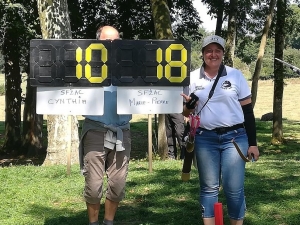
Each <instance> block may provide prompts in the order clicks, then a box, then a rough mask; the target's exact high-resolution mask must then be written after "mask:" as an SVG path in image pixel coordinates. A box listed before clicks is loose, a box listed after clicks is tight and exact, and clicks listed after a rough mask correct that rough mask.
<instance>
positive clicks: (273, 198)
mask: <svg viewBox="0 0 300 225" xmlns="http://www.w3.org/2000/svg"><path fill="white" fill-rule="evenodd" d="M257 123H258V140H259V148H260V150H261V158H260V160H259V161H257V162H256V163H247V165H246V167H247V172H246V183H245V185H246V187H245V193H246V201H247V208H248V209H247V213H246V219H245V223H244V224H245V225H257V224H263V225H297V224H299V222H298V221H299V220H300V214H299V210H298V209H299V208H300V201H299V199H300V186H299V185H298V184H299V183H300V163H299V159H300V152H299V151H298V147H299V142H300V136H299V135H298V133H300V124H299V123H298V122H297V121H288V120H285V121H284V127H287V130H286V132H285V137H286V139H287V143H286V144H284V145H281V146H275V145H271V144H270V143H269V142H270V135H269V133H270V129H271V126H272V124H271V122H261V121H257ZM132 132H133V133H139V134H140V136H139V137H138V138H134V139H133V143H134V142H136V143H139V144H138V145H139V148H138V149H139V150H137V149H136V147H134V148H133V149H134V150H133V159H132V160H131V162H130V170H129V174H128V180H127V181H128V182H127V192H126V193H127V194H126V198H125V199H124V201H123V202H121V204H120V206H119V210H118V212H117V215H116V218H115V224H116V225H127V224H133V225H157V224H168V225H175V224H176V225H178V224H180V225H181V224H182V225H198V224H199V225H200V224H202V222H201V213H200V210H199V205H198V191H199V190H198V177H197V172H196V170H195V168H192V176H191V179H190V181H188V182H182V181H181V178H180V176H181V168H182V162H181V161H180V160H176V161H159V160H153V164H152V166H153V172H152V173H149V171H148V161H147V159H146V158H145V155H146V152H147V141H146V138H147V136H146V135H147V120H146V119H145V118H141V119H139V120H136V121H135V122H133V126H132ZM141 137H142V138H143V140H142V138H141ZM139 141H140V142H139ZM0 180H1V181H2V182H1V186H0V200H1V204H0V224H3V225H15V224H20V225H21V224H24V225H40V224H44V225H57V224H63V225H71V224H72V225H82V224H87V215H86V209H85V203H84V201H83V199H82V190H83V183H84V180H83V177H82V176H81V175H80V173H79V166H78V165H72V167H71V175H70V176H67V175H66V167H65V166H49V167H42V166H34V165H27V166H12V167H3V168H0ZM220 201H221V202H222V203H223V205H224V221H225V225H229V223H228V218H227V215H226V207H225V204H226V200H225V199H224V196H223V193H222V191H221V193H220ZM102 203H103V202H102ZM102 216H103V207H102V208H101V213H100V219H101V218H102Z"/></svg>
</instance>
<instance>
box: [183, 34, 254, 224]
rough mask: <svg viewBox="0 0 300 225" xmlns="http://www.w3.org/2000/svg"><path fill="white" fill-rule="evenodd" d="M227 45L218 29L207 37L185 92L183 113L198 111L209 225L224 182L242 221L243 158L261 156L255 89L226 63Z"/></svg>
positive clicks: (231, 208) (198, 152)
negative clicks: (257, 129)
mask: <svg viewBox="0 0 300 225" xmlns="http://www.w3.org/2000/svg"><path fill="white" fill-rule="evenodd" d="M224 46H225V40H224V39H223V38H221V37H219V36H217V35H212V36H208V37H206V38H205V39H204V40H203V45H202V55H203V65H202V67H201V68H200V69H197V70H195V71H193V72H192V73H191V78H190V93H192V94H191V95H190V96H187V95H184V94H182V95H183V97H184V98H185V99H186V102H187V104H186V105H185V107H184V111H183V114H184V115H185V116H189V115H190V114H194V115H199V116H200V126H199V127H198V129H197V132H196V136H195V146H194V151H195V156H196V161H197V168H198V172H199V180H200V206H201V210H202V217H203V222H204V224H205V225H214V224H215V215H214V204H215V203H217V202H218V194H219V188H220V185H221V183H222V186H223V189H224V194H225V196H226V202H227V209H228V215H229V218H230V224H231V225H242V224H243V219H244V216H245V210H246V203H245V196H244V176H245V161H247V159H251V158H252V157H253V159H254V160H258V158H259V151H258V147H257V143H256V128H255V118H254V114H253V109H252V104H251V91H250V88H249V86H248V84H247V81H246V79H245V78H244V76H243V74H242V73H241V71H239V70H237V69H235V68H232V67H229V66H224V65H223V64H222V60H223V56H224ZM218 76H219V78H218V79H217V77H218ZM214 83H216V86H215V88H213V84H214ZM213 89H214V90H213ZM212 91H213V92H212ZM210 92H211V94H212V95H210V97H209V93H210ZM238 150H239V151H240V152H239V151H238ZM247 157H248V158H247ZM221 180H222V182H221Z"/></svg>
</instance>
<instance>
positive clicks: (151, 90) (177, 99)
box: [117, 87, 183, 114]
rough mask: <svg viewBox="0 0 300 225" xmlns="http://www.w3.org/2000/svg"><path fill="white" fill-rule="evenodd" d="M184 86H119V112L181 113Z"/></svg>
mask: <svg viewBox="0 0 300 225" xmlns="http://www.w3.org/2000/svg"><path fill="white" fill-rule="evenodd" d="M182 92H183V87H118V91H117V103H118V105H117V112H118V114H158V113H159V114H168V113H181V112H182V110H183V97H182V96H181V95H180V94H181V93H182Z"/></svg>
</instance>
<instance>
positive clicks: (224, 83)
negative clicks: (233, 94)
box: [221, 80, 231, 89]
mask: <svg viewBox="0 0 300 225" xmlns="http://www.w3.org/2000/svg"><path fill="white" fill-rule="evenodd" d="M221 88H223V89H230V88H231V83H230V81H228V80H226V81H224V82H223V83H222V86H221Z"/></svg>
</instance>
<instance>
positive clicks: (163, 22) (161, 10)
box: [151, 0, 174, 159]
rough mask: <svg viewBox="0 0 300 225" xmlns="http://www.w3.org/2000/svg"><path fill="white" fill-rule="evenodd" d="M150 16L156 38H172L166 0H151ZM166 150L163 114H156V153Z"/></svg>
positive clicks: (164, 153) (161, 154)
mask: <svg viewBox="0 0 300 225" xmlns="http://www.w3.org/2000/svg"><path fill="white" fill-rule="evenodd" d="M151 8H152V16H153V21H154V27H155V36H156V38H157V39H174V37H173V32H172V27H171V19H170V10H169V8H168V2H167V0H151ZM167 151H168V144H167V137H166V125H165V115H164V114H160V115H159V116H158V154H159V156H160V157H161V159H166V157H167Z"/></svg>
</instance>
